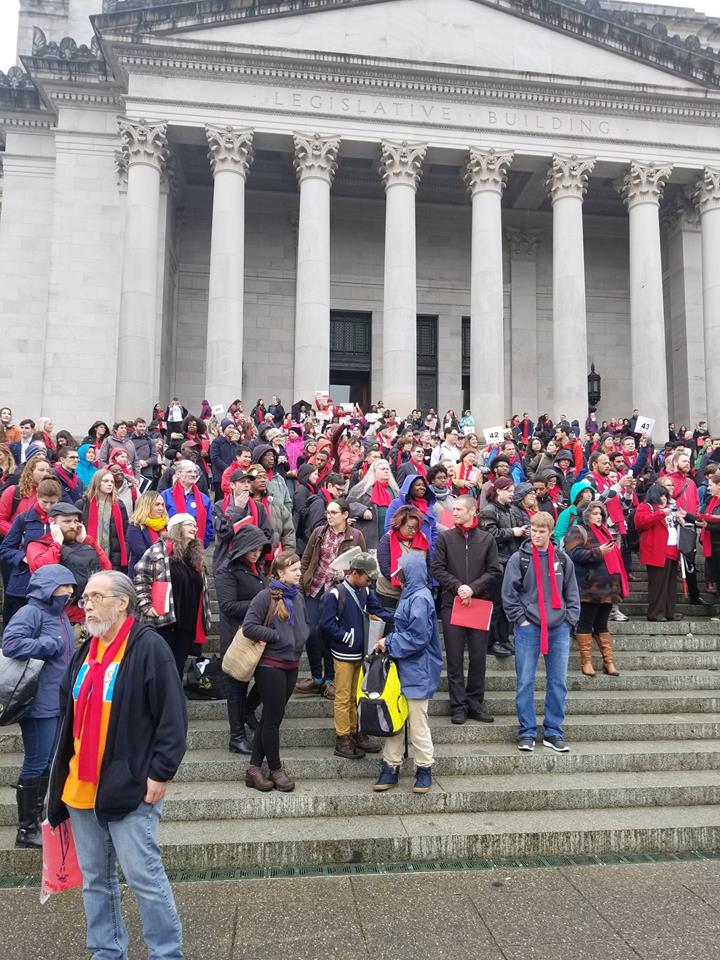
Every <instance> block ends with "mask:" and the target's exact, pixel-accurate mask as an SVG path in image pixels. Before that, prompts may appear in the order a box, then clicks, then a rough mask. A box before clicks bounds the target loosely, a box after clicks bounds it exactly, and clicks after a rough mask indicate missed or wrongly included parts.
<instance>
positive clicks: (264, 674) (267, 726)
mask: <svg viewBox="0 0 720 960" xmlns="http://www.w3.org/2000/svg"><path fill="white" fill-rule="evenodd" d="M297 675H298V672H297V667H296V668H295V669H294V670H278V669H277V667H262V666H261V667H258V668H257V670H256V671H255V683H256V685H257V688H258V691H259V693H260V700H261V701H262V707H263V708H262V714H261V716H260V722H259V723H258V725H257V730H256V731H255V738H254V740H253V749H252V756H251V757H250V763H251V764H252V766H254V767H259V766H260V765H261V764H262V762H263V760H264V759H265V757H267V762H268V766H269V767H270V769H271V770H279V769H280V767H281V766H282V764H281V763H280V724H281V723H282V721H283V717H284V716H285V705H286V704H287V702H288V700H289V699H290V697H291V695H292V692H293V690H294V688H295V681H296V680H297Z"/></svg>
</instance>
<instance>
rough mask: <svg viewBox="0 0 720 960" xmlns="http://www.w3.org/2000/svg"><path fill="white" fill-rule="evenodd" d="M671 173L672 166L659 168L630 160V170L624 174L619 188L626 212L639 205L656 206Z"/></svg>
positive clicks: (651, 164) (658, 166) (666, 165)
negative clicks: (651, 204)
mask: <svg viewBox="0 0 720 960" xmlns="http://www.w3.org/2000/svg"><path fill="white" fill-rule="evenodd" d="M671 173H672V164H664V165H662V166H660V165H658V164H654V163H639V162H638V161H637V160H632V161H631V163H630V170H629V172H628V173H626V174H625V176H624V177H623V179H622V183H621V184H620V186H619V190H620V193H621V195H622V198H623V200H624V201H625V203H626V205H627V208H628V210H630V209H632V207H634V206H637V204H639V203H654V204H656V205H658V204H659V203H660V200H661V198H662V195H663V191H664V190H665V184H666V183H667V180H668V178H669V176H670V174H671Z"/></svg>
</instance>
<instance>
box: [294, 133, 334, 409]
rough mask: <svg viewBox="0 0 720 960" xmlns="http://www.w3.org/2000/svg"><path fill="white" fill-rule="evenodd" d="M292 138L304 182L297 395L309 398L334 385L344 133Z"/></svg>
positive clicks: (300, 220)
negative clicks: (334, 257) (336, 208)
mask: <svg viewBox="0 0 720 960" xmlns="http://www.w3.org/2000/svg"><path fill="white" fill-rule="evenodd" d="M293 139H294V141H295V170H296V171H297V176H298V180H299V182H300V214H299V218H298V248H297V249H298V253H297V282H296V291H295V368H294V369H295V372H294V377H293V397H294V398H295V399H296V400H300V399H303V400H308V401H310V400H312V398H313V394H314V393H315V391H316V390H327V389H328V387H329V386H330V187H331V185H332V182H333V178H334V177H335V171H336V170H337V155H338V150H339V148H340V138H339V137H329V136H325V137H324V136H321V135H320V134H319V133H315V134H303V133H296V134H295V136H294V137H293Z"/></svg>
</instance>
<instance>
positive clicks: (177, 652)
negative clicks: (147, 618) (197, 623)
mask: <svg viewBox="0 0 720 960" xmlns="http://www.w3.org/2000/svg"><path fill="white" fill-rule="evenodd" d="M157 632H158V633H159V634H160V636H161V637H164V638H165V642H166V643H167V645H168V646H169V647H170V649H171V651H172V655H173V657H175V666H176V667H177V668H178V673H179V674H180V679H181V680H182V677H183V672H184V670H185V661H186V660H187V658H188V657H189V656H190V651H191V650H192V648H193V647H194V646H195V643H194V641H193V638H192V637H191V636H190V634H187V633H184V632H182V631H180V630H178V629H177V626H176V624H174V623H171V624H170V625H169V626H167V627H157Z"/></svg>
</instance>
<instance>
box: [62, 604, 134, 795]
mask: <svg viewBox="0 0 720 960" xmlns="http://www.w3.org/2000/svg"><path fill="white" fill-rule="evenodd" d="M134 623H135V621H134V620H133V618H132V617H126V619H125V622H124V623H123V625H122V626H121V627H120V629H119V630H118V634H117V636H116V637H115V639H114V640H113V641H112V643H111V644H109V645H108V648H107V649H106V651H105V653H104V654H103V657H102V660H98V659H97V652H98V638H97V637H92V639H91V640H90V650H89V652H88V658H87V668H88V669H87V673H86V674H85V677H84V678H83V682H82V684H81V686H80V691H79V693H78V698H77V703H76V704H75V718H74V720H73V737H74V738H75V739H76V740H79V741H80V753H79V755H78V779H79V780H84V781H86V782H87V783H97V781H98V750H99V749H100V727H101V725H102V706H103V686H104V682H105V671H106V670H107V668H108V667H109V665H110V664H111V663H112V662H113V660H114V659H115V657H116V655H117V652H118V650H119V649H120V647H121V646H122V645H123V643H125V641H126V640H127V638H128V636H129V634H130V630H131V629H132V626H133V624H134Z"/></svg>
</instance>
